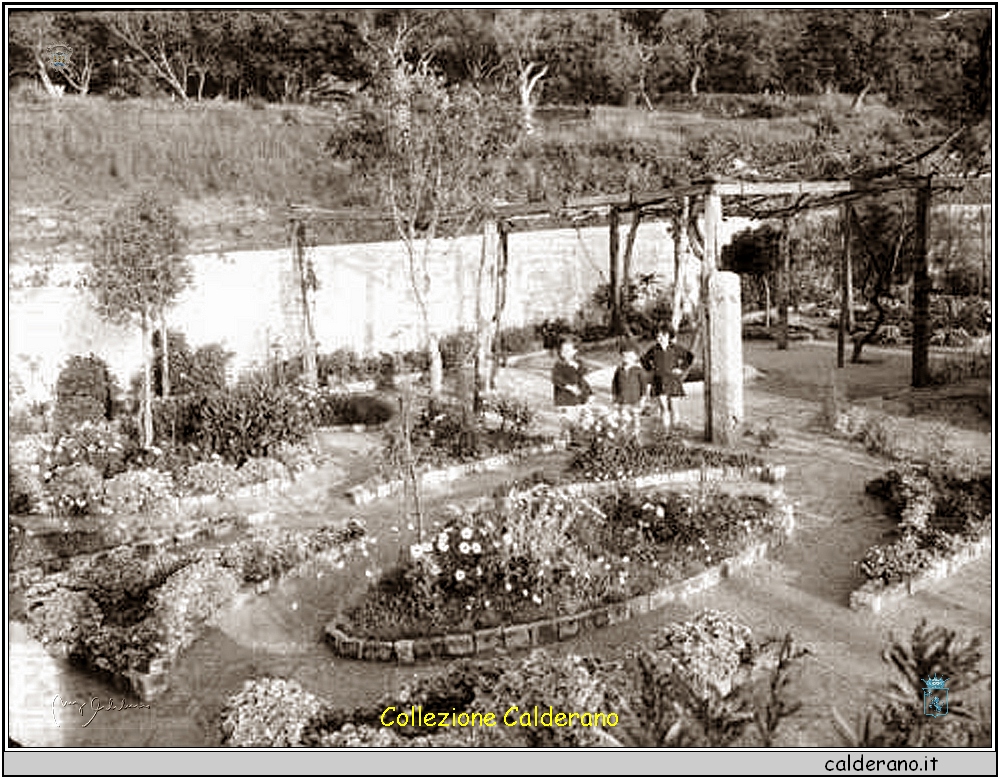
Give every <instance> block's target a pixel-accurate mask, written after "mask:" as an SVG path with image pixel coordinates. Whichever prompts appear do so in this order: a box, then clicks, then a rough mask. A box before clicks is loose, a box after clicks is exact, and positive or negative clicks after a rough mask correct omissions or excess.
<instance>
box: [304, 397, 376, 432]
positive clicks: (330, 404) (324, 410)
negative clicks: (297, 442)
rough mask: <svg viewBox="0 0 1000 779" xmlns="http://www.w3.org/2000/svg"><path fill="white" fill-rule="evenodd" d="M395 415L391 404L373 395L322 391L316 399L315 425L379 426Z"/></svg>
mask: <svg viewBox="0 0 1000 779" xmlns="http://www.w3.org/2000/svg"><path fill="white" fill-rule="evenodd" d="M395 413H396V409H395V408H394V407H393V405H392V404H391V403H389V402H388V401H387V400H383V399H382V398H379V397H376V396H373V395H351V394H347V393H335V392H329V391H323V392H320V393H319V395H318V397H317V398H316V424H317V425H319V426H320V427H335V426H337V425H381V424H382V423H384V422H388V421H389V420H390V419H392V417H393V415H394V414H395Z"/></svg>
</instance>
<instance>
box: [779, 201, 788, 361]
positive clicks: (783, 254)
mask: <svg viewBox="0 0 1000 779" xmlns="http://www.w3.org/2000/svg"><path fill="white" fill-rule="evenodd" d="M790 228H791V223H790V221H789V220H788V219H785V220H784V224H782V226H781V242H780V244H779V247H780V249H779V251H780V257H779V259H778V263H779V269H778V273H779V274H780V275H779V276H778V278H779V284H778V348H779V349H781V350H785V349H787V348H788V297H789V295H788V292H789V286H790V284H789V281H790V280H791V279H790V276H791V272H790V269H791V257H790V256H789V255H790V247H789V240H790V237H791V236H790V235H789V233H790V232H791V230H790Z"/></svg>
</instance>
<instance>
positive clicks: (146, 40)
mask: <svg viewBox="0 0 1000 779" xmlns="http://www.w3.org/2000/svg"><path fill="white" fill-rule="evenodd" d="M102 19H103V21H104V23H105V25H107V28H108V30H110V31H111V33H113V34H114V35H115V36H116V37H117V38H119V39H120V40H121V41H122V42H123V43H125V44H127V45H128V47H129V48H130V49H132V51H133V52H135V53H136V54H138V55H139V56H141V57H142V58H143V59H144V60H146V62H147V63H148V64H149V66H150V68H151V69H152V71H153V73H154V74H155V75H156V76H157V77H158V78H161V79H162V80H163V81H165V82H166V83H167V86H169V87H170V90H171V91H172V92H173V93H174V94H175V95H176V96H177V97H179V98H180V99H181V101H182V102H185V103H186V102H187V101H188V94H187V69H188V67H189V65H190V52H189V45H190V42H191V15H190V12H188V11H152V12H149V13H146V12H140V11H109V12H105V13H104V14H103V15H102Z"/></svg>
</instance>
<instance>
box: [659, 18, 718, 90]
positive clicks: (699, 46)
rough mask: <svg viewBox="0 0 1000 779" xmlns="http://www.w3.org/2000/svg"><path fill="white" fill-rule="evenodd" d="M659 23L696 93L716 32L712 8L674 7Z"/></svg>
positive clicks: (672, 52) (675, 57) (669, 51)
mask: <svg viewBox="0 0 1000 779" xmlns="http://www.w3.org/2000/svg"><path fill="white" fill-rule="evenodd" d="M660 26H661V27H662V28H663V34H664V36H665V37H666V39H667V47H666V48H667V52H668V54H669V57H670V58H671V59H672V60H673V61H674V62H675V63H676V66H677V67H678V68H679V69H680V70H681V72H683V73H685V74H686V75H687V79H688V90H689V91H690V92H691V94H692V95H697V94H698V82H699V80H700V79H701V77H702V75H704V72H705V65H706V63H707V61H708V53H709V50H710V48H711V45H712V41H713V36H714V27H713V20H712V19H711V18H710V16H709V12H706V11H702V10H700V9H696V8H694V9H686V8H685V9H674V8H671V9H669V10H667V11H666V12H664V14H663V16H662V17H661V19H660Z"/></svg>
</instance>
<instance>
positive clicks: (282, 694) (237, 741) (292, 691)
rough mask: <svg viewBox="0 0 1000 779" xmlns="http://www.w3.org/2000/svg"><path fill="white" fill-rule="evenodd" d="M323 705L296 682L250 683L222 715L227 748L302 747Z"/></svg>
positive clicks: (269, 681)
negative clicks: (304, 736) (308, 729)
mask: <svg viewBox="0 0 1000 779" xmlns="http://www.w3.org/2000/svg"><path fill="white" fill-rule="evenodd" d="M322 708H323V702H322V700H321V699H320V698H317V697H316V696H315V695H313V694H311V693H308V692H306V691H305V690H304V689H302V685H300V684H299V683H298V682H296V681H290V680H286V679H271V678H264V679H249V680H247V681H246V682H244V683H243V689H242V690H241V691H240V692H239V693H237V694H236V695H233V696H231V697H230V698H229V699H228V700H227V701H226V705H225V708H224V709H223V711H222V734H223V744H224V745H225V746H228V747H298V746H302V735H303V731H304V729H305V728H306V726H307V725H308V724H309V722H310V720H311V719H313V718H315V717H317V716H318V715H319V714H320V712H321V711H322Z"/></svg>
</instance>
